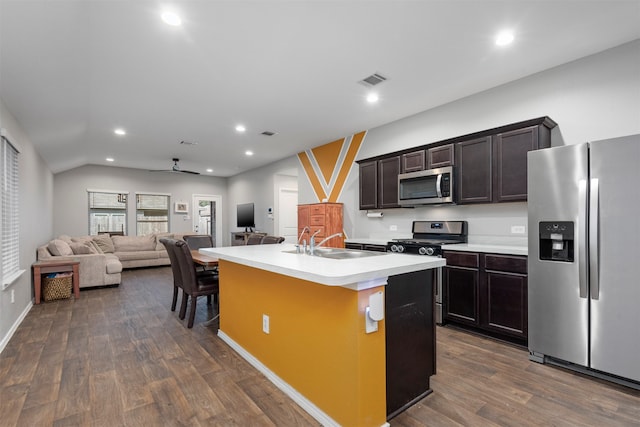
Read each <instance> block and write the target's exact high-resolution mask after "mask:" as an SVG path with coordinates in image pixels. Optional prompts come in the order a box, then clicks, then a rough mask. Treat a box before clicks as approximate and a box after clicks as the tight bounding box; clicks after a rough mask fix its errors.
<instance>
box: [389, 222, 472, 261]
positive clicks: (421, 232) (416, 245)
mask: <svg viewBox="0 0 640 427" xmlns="http://www.w3.org/2000/svg"><path fill="white" fill-rule="evenodd" d="M411 231H412V232H413V238H411V239H394V240H392V241H391V242H388V243H387V251H390V252H396V253H405V254H414V255H432V256H442V245H449V244H454V243H466V242H467V222H466V221H413V226H412V228H411Z"/></svg>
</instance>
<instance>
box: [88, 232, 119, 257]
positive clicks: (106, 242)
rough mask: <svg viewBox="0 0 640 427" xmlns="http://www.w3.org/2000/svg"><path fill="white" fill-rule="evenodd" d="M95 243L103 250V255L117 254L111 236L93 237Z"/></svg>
mask: <svg viewBox="0 0 640 427" xmlns="http://www.w3.org/2000/svg"><path fill="white" fill-rule="evenodd" d="M93 241H94V242H96V245H98V247H99V248H100V249H102V252H103V253H105V254H112V253H114V252H115V249H114V247H113V241H112V240H111V236H109V235H108V234H100V235H98V236H93Z"/></svg>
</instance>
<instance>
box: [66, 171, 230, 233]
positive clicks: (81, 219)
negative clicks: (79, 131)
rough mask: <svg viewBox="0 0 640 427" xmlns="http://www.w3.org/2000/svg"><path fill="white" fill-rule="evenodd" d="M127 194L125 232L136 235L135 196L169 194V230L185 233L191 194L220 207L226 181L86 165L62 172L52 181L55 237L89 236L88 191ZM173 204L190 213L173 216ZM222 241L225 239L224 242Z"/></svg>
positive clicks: (224, 195) (189, 216)
mask: <svg viewBox="0 0 640 427" xmlns="http://www.w3.org/2000/svg"><path fill="white" fill-rule="evenodd" d="M88 189H91V190H115V191H128V192H129V195H130V198H129V204H128V212H127V214H128V215H127V222H128V223H127V230H128V234H129V235H135V230H136V216H135V209H136V207H135V193H136V192H146V193H153V192H157V193H161V194H170V195H171V198H170V201H171V213H170V216H169V222H170V223H169V227H170V231H172V232H176V233H188V232H191V231H192V220H191V215H192V214H193V209H192V207H191V204H192V196H193V195H194V194H206V195H218V196H221V197H222V205H223V208H224V206H225V204H226V203H227V179H226V178H218V177H212V176H206V175H190V174H177V173H165V172H149V171H146V170H140V169H129V168H117V167H109V166H97V165H87V166H81V167H79V168H76V169H72V170H69V171H65V172H61V173H58V174H56V175H55V178H54V196H55V199H54V203H53V212H54V215H53V218H54V223H53V231H54V234H55V235H56V236H58V235H60V234H67V235H70V236H78V235H85V234H88V233H89V216H88V215H89V214H88V197H87V190H88ZM175 202H185V203H187V204H188V205H189V214H188V215H184V214H176V213H175V212H174V209H173V204H174V203H175ZM225 223H226V219H225V218H224V215H223V218H222V224H223V237H224V236H226V235H227V234H228V233H227V230H228V229H227V228H226V224H225ZM223 242H224V240H223Z"/></svg>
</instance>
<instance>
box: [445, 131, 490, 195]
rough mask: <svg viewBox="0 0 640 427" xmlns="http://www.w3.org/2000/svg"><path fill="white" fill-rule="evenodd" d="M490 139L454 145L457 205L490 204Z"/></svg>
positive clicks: (488, 137) (479, 139)
mask: <svg viewBox="0 0 640 427" xmlns="http://www.w3.org/2000/svg"><path fill="white" fill-rule="evenodd" d="M491 164H492V162H491V137H490V136H487V137H483V138H478V139H473V140H470V141H463V142H459V143H457V144H456V165H457V175H456V176H457V182H456V183H454V184H455V185H456V187H457V190H458V203H460V204H464V203H491V201H492V190H491V185H492V171H491Z"/></svg>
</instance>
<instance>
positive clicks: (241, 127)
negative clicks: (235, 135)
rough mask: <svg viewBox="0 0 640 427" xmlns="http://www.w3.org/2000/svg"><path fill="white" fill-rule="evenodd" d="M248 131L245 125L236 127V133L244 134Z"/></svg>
mask: <svg viewBox="0 0 640 427" xmlns="http://www.w3.org/2000/svg"><path fill="white" fill-rule="evenodd" d="M246 130H247V128H246V127H244V126H243V125H238V126H236V131H238V132H244V131H246Z"/></svg>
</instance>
